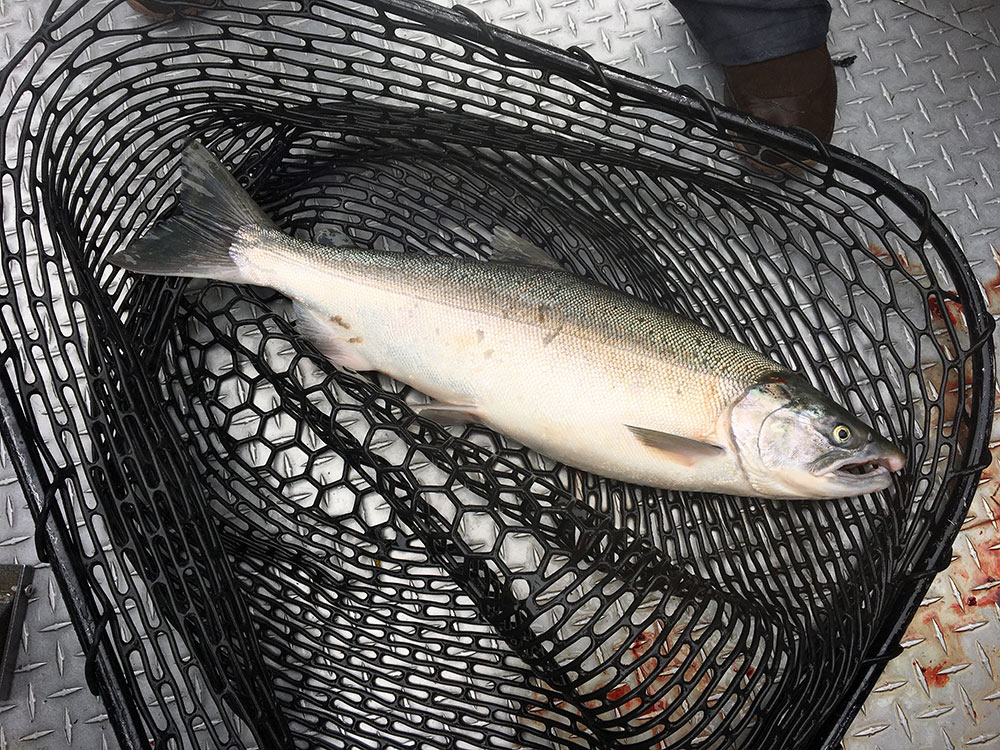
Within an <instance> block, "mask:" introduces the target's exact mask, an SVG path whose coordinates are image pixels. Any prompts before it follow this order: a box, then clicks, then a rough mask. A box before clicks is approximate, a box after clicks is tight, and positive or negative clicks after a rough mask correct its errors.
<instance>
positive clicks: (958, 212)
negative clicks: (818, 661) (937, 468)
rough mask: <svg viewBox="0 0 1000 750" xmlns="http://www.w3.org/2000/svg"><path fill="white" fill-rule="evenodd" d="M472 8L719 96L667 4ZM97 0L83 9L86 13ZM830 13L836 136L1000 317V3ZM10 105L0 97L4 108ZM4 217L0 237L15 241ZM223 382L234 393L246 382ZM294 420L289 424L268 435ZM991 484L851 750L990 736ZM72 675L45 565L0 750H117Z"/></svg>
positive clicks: (989, 477)
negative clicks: (898, 190)
mask: <svg viewBox="0 0 1000 750" xmlns="http://www.w3.org/2000/svg"><path fill="white" fill-rule="evenodd" d="M466 4H467V5H469V6H471V7H473V8H474V9H475V10H476V11H477V12H479V13H480V14H481V15H483V16H484V17H485V18H487V19H488V20H491V21H492V22H494V23H496V24H498V25H501V26H505V27H508V28H511V29H514V30H518V31H522V32H524V33H526V34H528V35H531V36H535V37H537V38H540V39H542V40H544V41H547V42H549V43H551V44H555V45H558V46H562V47H565V46H569V45H572V44H575V45H578V46H580V47H582V48H583V49H585V50H587V51H589V52H590V53H591V54H592V55H593V56H594V57H596V58H597V59H599V60H602V61H604V62H609V63H612V64H617V65H620V66H622V67H624V68H627V69H629V70H632V71H634V72H636V73H639V74H641V75H644V76H648V77H650V78H653V79H656V80H659V81H661V82H664V83H667V84H679V83H687V84H691V85H694V86H695V87H697V88H699V89H701V90H702V91H705V92H707V93H709V94H710V95H711V96H713V97H715V98H721V89H720V86H719V84H720V81H721V78H720V75H719V72H718V70H717V69H716V68H714V67H713V66H711V65H710V64H708V62H707V61H706V60H705V58H704V56H703V54H701V51H700V50H699V49H698V46H697V44H696V42H694V40H693V39H692V38H691V36H690V34H689V33H688V32H687V30H686V29H685V27H684V24H683V22H682V21H681V19H680V18H679V17H678V15H677V13H676V12H675V11H674V10H673V9H672V7H671V6H670V5H669V4H667V3H665V2H658V1H656V0H651V1H650V2H642V1H641V0H640V2H634V3H629V2H624V1H623V0H545V1H543V0H471V1H470V2H468V3H466ZM103 6H104V3H102V2H94V3H90V4H88V5H87V6H86V7H85V8H84V9H83V10H81V11H80V12H82V13H96V12H99V11H100V9H101V8H102V7H103ZM833 11H834V13H833V20H832V30H831V35H830V41H831V49H832V50H833V51H834V54H835V56H840V55H848V54H854V55H857V56H858V59H857V61H856V62H855V63H854V64H853V65H852V66H851V67H848V68H845V69H843V70H841V71H839V74H838V75H839V82H840V97H839V106H838V118H839V119H838V126H837V130H836V132H835V135H834V142H835V143H836V144H838V145H840V146H842V147H845V148H848V149H850V150H852V151H854V152H856V153H859V154H864V155H865V156H866V158H868V159H870V160H872V161H874V162H875V163H877V164H881V165H882V166H884V167H885V168H887V169H888V170H889V171H891V172H893V173H894V174H897V175H898V176H900V177H901V178H902V179H904V180H906V181H909V182H912V183H914V184H916V185H918V186H920V187H922V188H924V189H925V190H926V191H927V192H928V194H929V196H930V198H931V201H932V204H933V205H934V207H935V210H936V211H937V212H938V213H939V215H941V216H942V217H944V218H945V220H946V221H947V222H948V223H949V225H950V226H951V227H952V229H953V231H954V233H955V235H956V237H957V238H958V240H959V242H960V243H961V244H962V245H963V247H964V249H965V251H966V253H967V255H968V257H969V259H970V262H971V263H972V264H973V265H974V267H975V268H976V270H977V273H978V275H979V278H980V279H981V281H982V282H983V284H984V291H985V293H986V294H987V296H988V298H989V300H990V303H991V309H992V310H993V311H994V312H995V313H996V312H1000V272H998V267H997V255H998V254H1000V253H998V240H997V237H998V236H1000V235H998V234H997V232H998V230H1000V226H998V224H997V221H996V216H997V206H998V205H1000V190H998V186H997V180H998V179H1000V174H998V171H997V164H998V163H1000V160H998V155H1000V133H998V127H1000V126H998V123H1000V114H998V102H1000V85H998V79H997V73H998V71H1000V37H998V30H1000V5H997V4H995V3H989V2H983V1H982V0H963V1H961V2H950V3H948V4H947V6H945V5H943V4H940V3H932V2H926V1H925V0H906V1H905V2H902V1H898V0H871V2H865V3H853V2H849V1H848V0H838V2H834V3H833ZM41 13H42V11H41V8H40V6H39V5H38V4H37V3H35V2H32V0H0V62H2V61H4V60H6V59H7V58H10V57H11V56H13V55H14V54H15V53H17V52H18V51H19V50H20V49H21V47H22V46H23V45H24V43H25V42H26V41H27V40H28V38H29V37H30V35H31V33H32V32H33V30H34V28H35V26H36V24H37V22H38V20H39V18H40V16H41ZM127 17H128V11H127V9H125V8H122V9H120V10H118V11H116V13H115V16H114V18H115V19H116V20H117V21H118V22H122V23H127ZM109 44H110V42H109ZM28 61H30V56H29V60H28ZM9 95H10V92H9V91H3V92H2V93H0V97H4V100H5V101H6V97H8V96H9ZM22 114H23V113H22ZM4 214H5V230H6V231H12V230H13V228H12V227H11V226H10V225H9V224H7V222H6V219H7V217H8V213H7V211H5V212H4ZM275 356H280V353H276V354H275ZM232 387H233V389H234V393H236V395H237V396H238V390H239V386H238V378H235V377H234V378H233V384H232ZM289 425H290V422H289V421H288V420H285V422H284V423H277V424H276V426H275V429H276V430H282V429H288V428H289V427H288V426H289ZM995 437H996V438H997V441H996V442H995V443H994V446H1000V434H997V435H995ZM994 455H995V456H996V452H995V454H994ZM256 458H257V459H258V460H263V458H264V457H262V456H260V455H258V456H256ZM287 460H288V461H292V460H293V458H292V457H288V459H287ZM278 466H279V467H280V466H281V462H280V461H279V463H278ZM316 471H318V472H320V473H322V474H323V475H324V476H325V477H328V476H331V475H333V474H336V473H337V472H338V471H339V469H337V468H336V461H335V460H332V461H327V462H320V464H319V465H318V466H316ZM998 478H1000V459H998V458H994V462H993V464H992V466H991V467H990V469H989V470H988V471H987V473H986V474H985V475H984V479H983V482H982V485H981V487H980V492H979V495H978V497H977V499H976V500H975V502H974V503H973V506H972V508H971V510H970V514H969V517H968V518H967V519H966V522H965V524H964V525H963V528H962V531H961V532H960V534H959V537H958V539H957V541H956V544H955V548H954V552H953V561H952V564H951V567H950V568H949V569H948V570H947V571H945V572H944V573H942V574H941V575H940V576H938V578H937V579H936V580H935V581H934V583H933V585H932V587H931V590H930V591H929V593H928V596H927V598H926V599H925V601H924V603H923V605H922V606H921V608H920V610H919V611H918V613H917V616H916V617H915V618H914V621H913V623H912V624H911V627H910V629H909V631H908V632H907V635H906V637H905V638H904V640H903V646H904V652H903V654H902V655H901V656H900V657H899V658H897V659H895V660H894V661H892V662H891V663H890V664H889V666H888V668H887V669H886V671H885V673H884V674H883V676H882V678H881V679H880V680H879V683H878V684H877V686H876V688H875V690H874V691H873V692H872V694H871V695H870V696H869V697H868V699H867V701H866V702H865V704H864V706H863V709H862V713H861V714H859V716H858V717H857V718H856V720H855V721H854V723H853V724H852V726H851V727H850V729H849V730H848V733H847V738H846V740H845V747H846V748H848V749H849V750H868V749H869V748H882V749H883V750H893V749H895V748H930V747H933V748H962V747H980V746H983V747H991V746H993V745H996V743H997V742H998V741H1000V710H998V705H1000V605H998V604H997V594H998V591H1000V502H998V500H997V496H998V495H1000V485H998ZM0 498H2V500H0V561H2V560H12V561H20V562H32V561H37V558H36V557H35V554H34V550H33V548H32V543H31V536H32V531H33V529H32V522H31V518H30V514H29V513H28V511H27V508H26V507H25V505H24V501H23V499H22V498H21V495H20V492H19V490H18V488H17V486H16V482H15V480H14V478H13V471H12V468H11V466H10V463H9V461H6V460H4V461H3V462H2V463H0ZM326 502H328V507H329V509H330V510H331V512H334V513H337V512H341V511H342V512H347V511H348V510H349V509H346V508H343V507H341V506H338V503H339V502H340V499H339V498H337V497H330V498H328V499H327V501H326ZM382 508H383V504H381V503H379V502H378V500H377V499H376V500H373V501H372V502H370V503H368V504H366V505H365V508H364V510H363V512H365V513H366V514H371V517H372V519H373V520H374V519H377V518H378V514H379V513H383V512H384V511H383V510H382ZM473 525H475V524H474V522H472V521H470V528H469V530H468V534H469V537H470V538H479V539H482V540H484V541H483V543H486V541H487V540H488V539H489V535H490V533H491V532H490V531H489V530H488V529H485V528H483V527H482V525H481V524H480V525H479V526H478V527H476V528H472V526H473ZM781 533H797V530H795V529H787V530H782V531H781ZM518 544H520V548H517V549H514V548H515V547H517V545H518ZM510 545H511V548H512V551H511V553H510V555H511V558H512V559H513V558H524V557H527V558H530V551H529V550H530V541H527V540H521V541H520V542H518V540H515V539H511V540H510ZM331 656H334V657H335V656H336V654H331ZM82 665H83V658H82V654H81V653H80V647H79V643H78V642H77V640H76V636H75V634H74V633H73V630H72V627H71V626H70V623H69V621H68V617H67V615H66V612H65V607H64V605H63V604H62V600H61V595H60V594H59V592H58V590H57V589H56V588H55V586H54V585H53V582H52V578H51V575H50V573H49V570H48V568H46V567H44V566H43V567H41V568H40V569H39V570H38V572H37V574H36V577H35V593H34V595H33V597H32V602H31V605H30V609H29V611H28V618H27V620H26V623H25V630H24V634H23V637H22V642H21V653H20V659H19V667H18V673H17V675H16V677H15V682H14V687H13V693H12V696H11V699H10V700H9V701H7V702H4V703H0V750H7V748H18V750H20V748H22V747H23V748H32V747H34V748H45V749H46V750H58V748H64V747H72V746H82V747H86V748H100V747H114V746H115V741H114V738H113V735H112V733H111V731H110V729H109V727H108V725H107V721H106V719H105V717H104V714H103V710H102V708H101V706H100V704H99V702H98V701H96V700H95V699H94V698H93V697H92V696H91V695H90V694H89V691H88V690H87V689H86V687H85V684H84V680H83V669H82Z"/></svg>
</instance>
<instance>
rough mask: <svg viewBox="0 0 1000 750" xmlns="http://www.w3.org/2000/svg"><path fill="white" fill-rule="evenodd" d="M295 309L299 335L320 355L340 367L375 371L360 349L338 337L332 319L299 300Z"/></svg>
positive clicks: (295, 304) (359, 370)
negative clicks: (310, 343)
mask: <svg viewBox="0 0 1000 750" xmlns="http://www.w3.org/2000/svg"><path fill="white" fill-rule="evenodd" d="M293 307H294V309H295V327H296V328H297V329H298V330H299V333H301V334H302V336H303V337H304V338H306V339H308V340H309V341H310V342H312V344H313V346H315V347H316V348H317V349H318V350H319V352H320V354H322V355H323V356H324V357H326V358H327V359H328V360H330V361H331V362H333V364H335V365H337V366H338V367H346V368H348V369H350V370H357V371H358V372H365V371H367V370H374V369H376V368H374V367H373V366H372V365H371V363H370V362H369V361H368V360H367V359H366V358H365V356H364V354H363V353H362V352H361V349H360V347H359V346H358V345H357V344H356V343H352V342H350V341H348V340H346V339H343V338H341V337H339V336H338V335H337V331H339V330H341V329H340V328H339V327H337V328H335V327H334V324H333V322H332V321H331V320H330V319H327V318H325V317H324V316H322V315H321V314H317V313H315V312H313V311H312V310H310V309H309V308H308V307H306V306H305V305H303V304H302V303H300V302H299V301H298V300H296V301H295V303H294V305H293Z"/></svg>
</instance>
